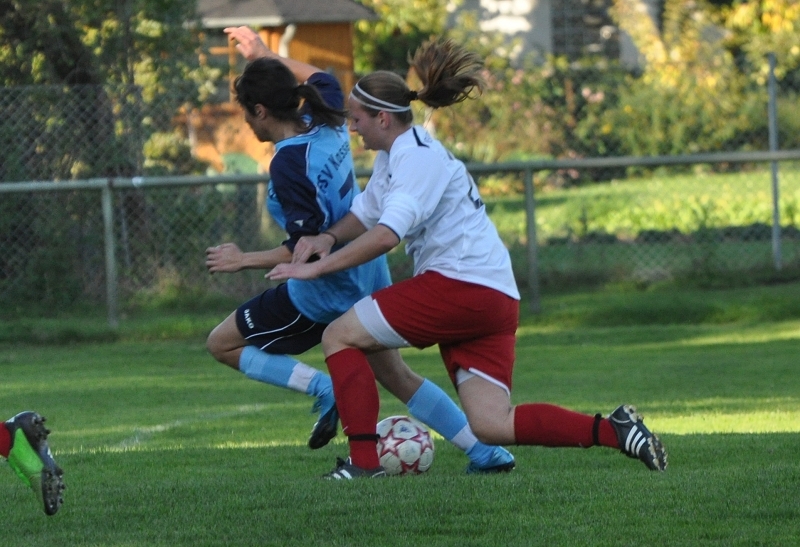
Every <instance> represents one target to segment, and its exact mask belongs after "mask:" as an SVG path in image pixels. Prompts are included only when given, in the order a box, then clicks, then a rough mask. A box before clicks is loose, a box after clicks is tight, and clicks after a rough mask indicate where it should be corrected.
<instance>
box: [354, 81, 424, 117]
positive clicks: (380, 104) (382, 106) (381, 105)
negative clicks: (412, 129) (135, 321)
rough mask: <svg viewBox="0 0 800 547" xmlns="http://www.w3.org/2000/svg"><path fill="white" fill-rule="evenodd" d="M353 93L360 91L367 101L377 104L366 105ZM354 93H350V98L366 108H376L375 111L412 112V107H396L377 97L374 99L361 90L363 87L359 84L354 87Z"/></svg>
mask: <svg viewBox="0 0 800 547" xmlns="http://www.w3.org/2000/svg"><path fill="white" fill-rule="evenodd" d="M353 91H358V92H359V93H360V94H361V95H363V96H364V98H365V99H369V100H370V101H372V102H373V103H375V104H369V103H365V102H364V101H362V100H361V99H359V98H358V97H356V96H355V95H354V94H353ZM353 91H351V92H350V97H352V98H353V99H355V100H356V101H358V102H359V103H361V104H363V105H364V106H366V107H368V108H374V109H375V110H385V111H386V112H407V111H409V110H411V105H408V106H400V105H396V104H394V103H389V102H386V101H382V100H381V99H379V98H377V97H373V96H372V95H370V94H369V93H367V92H366V91H364V90H363V89H361V86H359V85H358V83H356V85H355V87H353Z"/></svg>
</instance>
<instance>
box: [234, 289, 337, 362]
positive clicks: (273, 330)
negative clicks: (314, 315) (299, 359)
mask: <svg viewBox="0 0 800 547" xmlns="http://www.w3.org/2000/svg"><path fill="white" fill-rule="evenodd" d="M236 326H237V327H239V332H240V333H241V334H242V336H243V337H244V339H245V340H247V343H248V344H250V345H253V346H256V347H258V348H260V349H261V350H263V351H265V352H267V353H273V354H280V355H283V354H285V355H299V354H301V353H303V352H304V351H307V350H309V349H311V348H313V347H314V346H316V345H317V344H319V343H320V342H321V341H322V332H323V331H324V330H325V327H327V326H328V325H327V323H316V322H314V321H312V320H311V319H309V318H307V317H306V316H304V315H303V314H302V313H300V312H299V311H298V310H297V308H295V307H294V304H293V303H292V300H291V299H290V298H289V288H288V286H287V285H286V283H282V284H281V285H278V286H277V287H275V288H274V289H269V290H268V291H265V292H263V293H261V294H260V295H259V296H256V297H255V298H252V299H251V300H248V301H247V302H245V303H244V304H242V305H241V306H239V308H238V309H237V310H236Z"/></svg>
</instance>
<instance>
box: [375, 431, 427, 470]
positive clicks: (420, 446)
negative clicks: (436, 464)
mask: <svg viewBox="0 0 800 547" xmlns="http://www.w3.org/2000/svg"><path fill="white" fill-rule="evenodd" d="M377 433H378V457H379V458H380V460H381V465H382V466H383V468H384V469H385V470H386V474H387V475H418V474H420V473H424V472H425V471H427V470H428V469H430V467H431V465H432V464H433V439H432V438H431V435H430V433H428V430H427V429H425V426H423V425H422V424H421V423H419V422H417V421H416V420H413V419H411V418H409V417H408V416H391V417H389V418H386V419H385V420H381V421H380V422H378V426H377Z"/></svg>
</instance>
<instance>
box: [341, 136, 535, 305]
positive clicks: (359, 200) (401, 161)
mask: <svg viewBox="0 0 800 547" xmlns="http://www.w3.org/2000/svg"><path fill="white" fill-rule="evenodd" d="M350 211H351V212H352V213H353V214H354V215H355V216H356V217H357V218H358V219H359V221H361V223H362V224H363V225H364V226H366V227H367V229H370V228H372V227H374V226H375V225H377V224H383V225H384V226H386V227H388V228H389V229H391V230H392V231H393V232H394V233H395V234H397V236H398V237H399V238H400V239H401V240H402V239H405V240H406V253H407V254H409V255H410V256H411V257H412V258H413V259H414V275H418V274H421V273H423V272H426V271H428V270H432V271H435V272H438V273H440V274H442V275H444V276H446V277H450V278H452V279H458V280H461V281H466V282H469V283H475V284H478V285H483V286H486V287H490V288H492V289H495V290H498V291H500V292H502V293H505V294H507V295H508V296H510V297H512V298H515V299H517V300H519V291H518V290H517V284H516V281H515V280H514V273H513V271H512V269H511V257H510V256H509V254H508V250H507V249H506V247H505V245H504V244H503V242H502V240H501V239H500V236H499V235H498V234H497V229H496V228H495V226H494V224H492V222H491V220H489V217H488V216H487V214H486V207H485V206H484V204H483V201H482V200H481V198H480V195H479V193H478V189H477V187H476V186H475V182H474V181H473V180H472V176H471V175H470V174H469V173H468V172H467V169H466V167H465V166H464V164H463V163H462V162H461V161H459V160H457V159H455V158H454V157H453V155H452V154H450V152H449V151H448V150H447V149H445V148H444V146H442V144H441V143H440V142H439V141H438V140H436V139H434V138H433V137H432V136H431V135H430V134H429V133H428V132H427V131H426V130H425V129H424V128H423V127H422V126H414V127H412V128H411V129H409V130H408V131H406V132H405V133H403V134H402V135H400V136H399V137H397V139H395V141H394V144H392V148H391V150H390V151H389V153H388V154H387V153H386V152H385V151H380V152H378V154H377V156H376V158H375V165H374V167H373V173H372V177H371V178H370V179H369V183H368V184H367V187H366V189H365V190H364V192H362V193H361V194H359V195H358V196H356V197H355V198H354V200H353V205H352V206H351V208H350Z"/></svg>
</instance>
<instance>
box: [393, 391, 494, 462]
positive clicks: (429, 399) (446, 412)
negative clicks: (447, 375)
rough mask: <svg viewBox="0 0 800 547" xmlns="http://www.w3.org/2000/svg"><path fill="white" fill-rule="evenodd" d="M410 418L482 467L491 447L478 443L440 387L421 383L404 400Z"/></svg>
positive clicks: (486, 460) (458, 411)
mask: <svg viewBox="0 0 800 547" xmlns="http://www.w3.org/2000/svg"><path fill="white" fill-rule="evenodd" d="M407 406H408V411H409V412H410V413H411V416H413V417H414V418H416V419H417V420H419V421H420V422H422V423H424V424H425V425H427V426H428V427H430V428H431V429H433V430H434V431H436V432H437V433H439V434H440V435H441V436H442V437H444V438H445V439H447V440H448V441H450V442H451V443H453V444H454V445H456V446H457V447H458V448H460V449H461V450H463V451H464V452H466V454H467V456H469V459H470V460H471V461H473V462H475V463H476V464H478V465H486V464H487V463H488V462H489V459H490V458H491V457H492V453H493V451H494V447H491V446H488V445H485V444H483V443H482V442H480V441H478V439H477V438H476V437H475V434H474V433H472V429H470V427H469V423H467V417H466V415H465V414H464V412H462V411H461V409H460V408H458V407H457V406H456V404H455V403H454V402H453V400H452V399H451V398H450V397H448V395H447V393H445V392H444V390H443V389H442V388H440V387H439V386H437V385H436V384H434V383H433V382H431V381H430V380H425V381H423V382H422V385H421V386H419V389H418V390H417V391H416V393H414V395H412V396H411V399H409V400H408V405H407Z"/></svg>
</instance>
